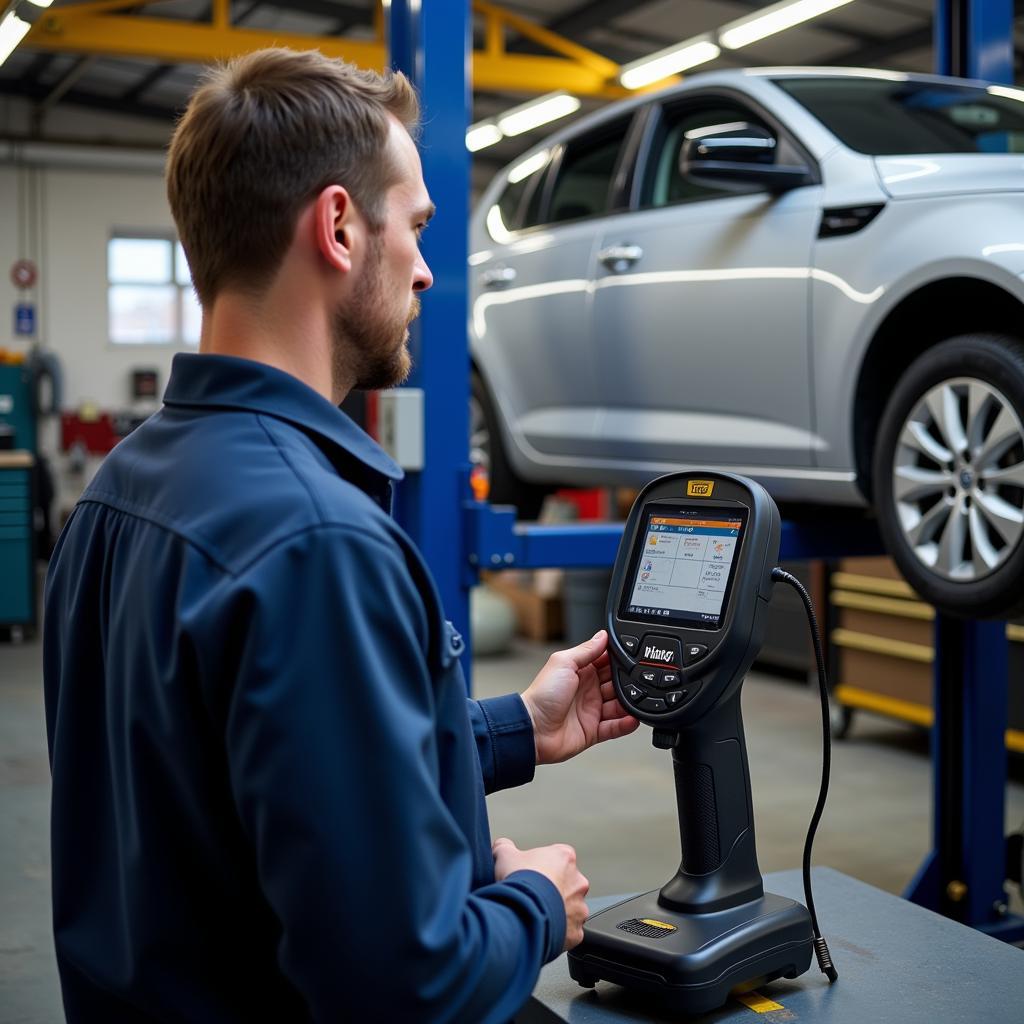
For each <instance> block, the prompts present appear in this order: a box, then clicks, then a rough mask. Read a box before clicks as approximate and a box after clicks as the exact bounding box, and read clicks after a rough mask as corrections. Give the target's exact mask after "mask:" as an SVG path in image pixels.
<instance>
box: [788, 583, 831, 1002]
mask: <svg viewBox="0 0 1024 1024" xmlns="http://www.w3.org/2000/svg"><path fill="white" fill-rule="evenodd" d="M772 581H773V582H775V583H788V584H789V585H790V586H791V587H792V588H793V589H794V590H795V591H796V592H797V593H798V594H799V595H800V600H801V601H803V603H804V608H805V610H806V611H807V621H808V622H809V623H810V626H811V636H812V637H813V639H814V657H815V660H816V661H817V665H818V688H819V690H820V692H821V729H822V759H821V787H820V789H819V790H818V802H817V804H816V805H815V807H814V814H812V815H811V824H810V827H809V828H808V829H807V839H806V841H805V842H804V863H803V874H804V896H805V897H806V899H807V909H808V911H809V912H810V915H811V927H812V928H813V929H814V955H815V957H817V960H818V967H820V968H821V971H822V973H823V974H825V975H826V976H827V977H828V980H829V981H830V982H833V981H835V980H836V979H837V978H838V977H839V972H838V971H837V970H836V969H835V966H834V965H833V963H832V956H831V955H830V953H829V951H828V943H827V942H825V939H824V938H823V937H822V934H821V929H820V928H819V927H818V914H817V912H816V911H815V909H814V897H813V896H812V895H811V847H812V846H813V844H814V835H815V833H816V832H817V831H818V822H819V821H821V816H822V814H823V813H824V810H825V800H826V798H827V797H828V780H829V775H830V773H831V770H832V732H831V728H830V724H829V711H828V679H827V677H826V674H825V654H824V652H823V650H822V646H821V631H820V630H819V629H818V618H817V616H816V615H815V614H814V605H813V604H811V595H810V594H808V593H807V588H806V587H804V585H803V584H802V583H801V582H800V581H799V580H798V579H797V578H796V577H795V576H794V575H793V574H792V573H789V572H786V570H785V569H779V568H775V569H772Z"/></svg>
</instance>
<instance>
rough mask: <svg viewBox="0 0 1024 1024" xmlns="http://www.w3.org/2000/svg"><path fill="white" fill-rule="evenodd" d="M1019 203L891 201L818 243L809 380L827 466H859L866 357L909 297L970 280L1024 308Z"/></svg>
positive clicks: (1014, 198) (1023, 230)
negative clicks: (844, 232)
mask: <svg viewBox="0 0 1024 1024" xmlns="http://www.w3.org/2000/svg"><path fill="white" fill-rule="evenodd" d="M1020 198H1021V197H1020V194H1019V193H1005V194H987V195H978V196H970V197H961V198H958V199H956V200H951V199H949V198H942V199H928V200H920V199H914V200H905V201H893V202H890V203H888V204H887V205H886V207H885V209H883V210H882V212H881V213H880V214H879V215H878V216H877V217H876V218H875V220H874V221H872V222H871V224H869V225H868V226H867V228H865V229H864V230H863V231H860V232H858V233H856V234H853V235H849V236H843V237H839V238H831V239H820V240H819V241H818V242H817V244H816V245H815V249H814V256H813V261H814V267H813V269H812V271H811V275H812V283H813V287H812V292H811V338H812V341H811V346H812V353H811V355H812V378H811V379H812V387H813V388H814V395H813V398H812V405H813V408H814V409H815V411H816V429H817V432H818V434H819V436H820V437H821V438H822V440H823V441H824V443H825V447H824V448H823V449H822V451H821V452H820V453H819V457H818V464H819V465H820V466H822V467H829V468H852V467H854V466H855V450H854V415H853V413H854V402H855V399H856V395H857V388H858V382H859V379H860V374H861V372H862V367H863V365H864V361H865V357H866V355H867V353H868V351H869V350H870V347H871V344H872V342H873V341H874V339H875V337H876V336H877V334H878V332H879V330H880V328H881V327H882V326H883V325H884V324H885V322H886V320H887V319H888V317H889V316H890V315H891V314H892V313H893V311H894V310H896V309H897V308H898V307H899V306H900V305H901V304H902V303H903V302H905V301H906V300H907V299H908V298H909V297H910V296H912V295H913V294H914V293H916V292H918V291H920V289H922V288H924V287H926V286H927V285H930V284H934V283H935V282H938V281H943V280H947V279H950V278H970V279H976V280H979V281H983V282H986V283H988V284H991V285H995V286H996V287H998V288H1000V289H1002V290H1003V291H1005V292H1006V293H1008V294H1009V295H1011V296H1013V297H1014V298H1015V299H1017V301H1019V302H1021V303H1024V280H1022V278H1021V273H1024V245H1022V244H1020V243H1016V242H1014V241H1013V238H1014V236H1016V238H1018V239H1020V238H1024V213H1022V212H1021V209H1020ZM922 254H926V256H925V258H923V259H922ZM837 410H842V414H837Z"/></svg>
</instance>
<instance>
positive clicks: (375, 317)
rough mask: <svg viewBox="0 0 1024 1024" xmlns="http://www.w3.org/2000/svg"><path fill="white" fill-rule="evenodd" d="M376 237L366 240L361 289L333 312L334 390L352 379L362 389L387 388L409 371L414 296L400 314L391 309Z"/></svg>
mask: <svg viewBox="0 0 1024 1024" xmlns="http://www.w3.org/2000/svg"><path fill="white" fill-rule="evenodd" d="M383 258H384V252H383V246H382V243H381V241H380V239H379V238H378V237H376V236H371V240H370V248H369V252H368V258H367V262H366V266H365V270H364V273H363V281H362V285H361V287H360V288H359V290H358V293H357V297H356V298H355V300H354V301H351V302H348V303H347V304H346V306H345V308H343V309H338V310H335V313H334V316H333V318H332V322H331V355H332V362H333V365H332V372H333V376H334V384H335V390H336V391H337V389H338V384H339V382H341V381H350V380H351V381H353V385H352V386H353V387H356V388H359V389H361V390H363V391H376V390H378V389H380V388H392V387H396V386H397V385H399V384H401V383H403V382H404V381H405V380H406V379H407V378H408V376H409V371H410V370H411V369H412V358H411V357H410V355H409V349H408V340H409V325H410V324H411V323H412V322H413V320H415V319H416V317H417V316H419V312H420V300H419V298H418V297H417V296H416V295H413V296H412V299H411V301H410V303H409V305H408V307H407V308H406V309H405V310H396V309H395V308H394V296H391V295H386V294H385V290H384V283H383V274H382V273H381V266H382V264H383Z"/></svg>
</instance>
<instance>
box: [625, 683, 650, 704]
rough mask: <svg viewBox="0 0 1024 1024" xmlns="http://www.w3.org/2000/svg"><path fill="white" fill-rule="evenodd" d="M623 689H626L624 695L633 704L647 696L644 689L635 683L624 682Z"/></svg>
mask: <svg viewBox="0 0 1024 1024" xmlns="http://www.w3.org/2000/svg"><path fill="white" fill-rule="evenodd" d="M624 689H625V691H626V696H627V697H628V698H629V699H630V700H631V701H632V702H633V703H634V704H639V703H640V701H642V700H643V699H644V697H646V696H647V694H646V693H644V691H643V690H641V689H640V687H639V686H637V685H636V683H626V685H625V687H624Z"/></svg>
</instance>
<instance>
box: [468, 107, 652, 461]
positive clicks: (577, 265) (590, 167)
mask: <svg viewBox="0 0 1024 1024" xmlns="http://www.w3.org/2000/svg"><path fill="white" fill-rule="evenodd" d="M631 118H632V115H628V116H625V117H620V118H618V119H615V120H613V121H612V122H610V123H605V124H602V125H600V126H597V127H595V128H592V129H590V130H588V131H586V132H584V133H583V134H581V135H579V136H577V137H573V138H571V139H570V140H569V141H567V142H566V143H564V144H562V145H559V146H557V147H555V148H554V149H553V151H552V152H551V153H550V154H548V155H547V156H539V154H533V155H531V156H529V157H527V159H526V160H524V161H523V162H522V164H520V165H516V166H514V167H513V168H511V170H510V171H509V172H508V176H509V180H510V181H511V182H512V184H513V185H515V184H516V179H517V178H518V176H519V175H520V174H521V173H523V172H522V170H521V168H522V167H526V168H527V169H531V168H530V163H529V162H530V161H534V163H536V164H539V162H540V161H541V160H544V161H548V162H550V165H551V166H550V168H549V170H548V171H547V173H546V174H545V176H544V177H543V178H540V177H539V174H540V172H539V171H534V173H536V174H538V181H537V182H536V183H535V185H534V187H533V189H532V191H531V192H529V193H528V194H524V195H523V197H522V199H521V201H520V207H519V210H518V212H517V214H516V217H517V222H516V223H517V224H518V230H512V231H510V230H508V225H507V223H506V222H505V219H504V217H503V218H502V219H501V221H499V220H498V214H494V213H493V210H492V211H490V212H489V213H488V218H487V225H488V231H489V233H490V235H491V237H492V239H493V240H494V241H496V242H499V243H500V245H496V246H495V247H494V248H493V249H492V250H491V251H490V252H489V253H488V255H487V258H486V259H483V260H480V261H479V262H478V263H477V265H476V266H474V267H473V268H472V270H473V274H474V276H475V282H474V288H473V303H472V311H471V313H472V320H473V324H472V330H473V335H474V338H475V342H474V350H475V352H476V354H477V358H478V361H479V362H480V364H481V365H482V366H484V367H485V368H486V376H487V380H488V384H489V386H490V388H491V390H492V392H493V393H494V396H495V398H496V400H497V401H498V403H499V404H500V405H501V407H502V410H503V412H504V414H505V417H506V420H507V421H508V422H509V424H510V426H511V428H512V434H513V441H514V442H515V444H516V445H519V446H522V445H524V444H525V445H526V446H528V448H529V449H530V459H531V461H533V462H536V461H543V457H544V456H545V455H549V456H553V455H556V454H557V455H560V456H564V455H569V456H576V455H589V454H592V453H593V451H594V449H595V445H596V443H597V436H596V421H597V417H598V412H599V410H598V402H597V401H596V394H597V375H596V369H595V364H594V353H593V340H592V337H591V333H590V331H589V314H590V301H591V287H590V269H591V266H592V263H593V253H594V246H595V243H596V240H597V236H598V235H599V233H600V222H601V218H602V217H604V216H605V215H606V214H607V213H608V210H609V204H610V202H611V198H610V197H611V195H612V191H613V190H612V186H613V183H614V180H615V172H616V169H617V167H618V165H619V162H620V153H621V150H622V147H623V144H624V141H625V139H626V136H627V134H628V131H629V126H630V122H631ZM499 207H500V203H499V204H496V206H495V208H494V209H498V212H499V213H500V212H501V211H500V209H499ZM509 454H510V456H511V457H512V459H513V461H516V460H517V452H516V451H514V450H513V451H510V453H509ZM520 457H521V456H520Z"/></svg>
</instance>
